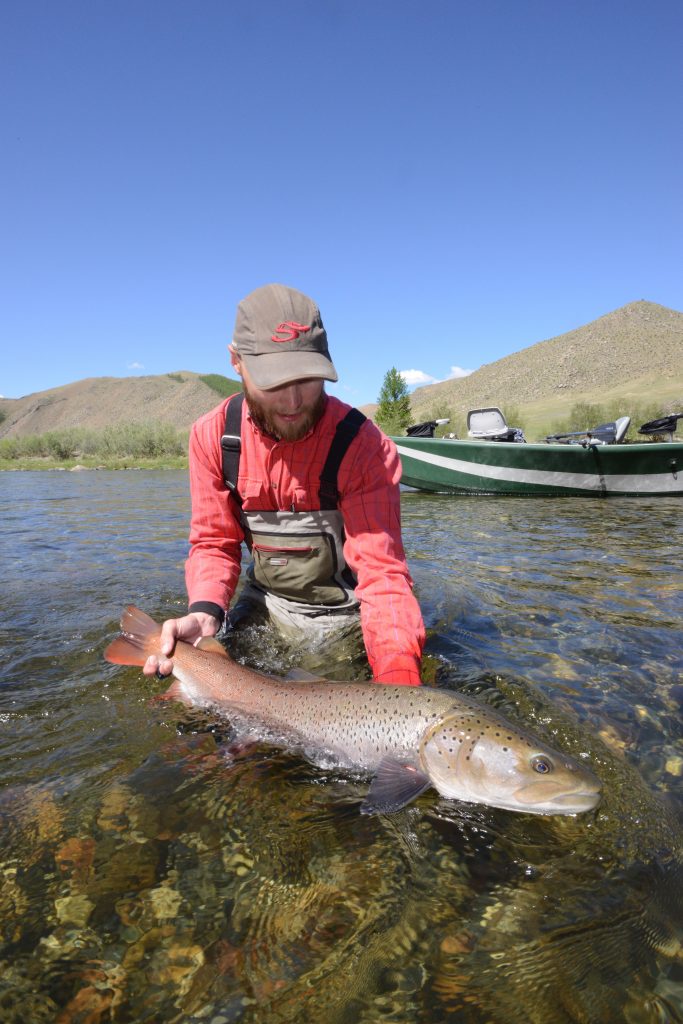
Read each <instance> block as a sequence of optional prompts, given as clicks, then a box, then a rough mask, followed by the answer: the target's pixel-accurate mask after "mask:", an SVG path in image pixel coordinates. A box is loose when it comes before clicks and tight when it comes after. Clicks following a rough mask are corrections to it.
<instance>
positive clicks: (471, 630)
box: [0, 471, 683, 1024]
mask: <svg viewBox="0 0 683 1024" xmlns="http://www.w3.org/2000/svg"><path fill="white" fill-rule="evenodd" d="M0 507H1V513H2V515H1V519H0V554H1V557H2V566H3V586H2V590H1V592H0V611H1V617H0V729H1V730H2V745H1V748H0V787H1V788H0V816H1V818H2V821H1V823H0V824H1V827H2V852H1V856H0V871H1V872H2V886H1V889H0V947H1V948H0V1021H2V1022H3V1024H5V1022H7V1024H19V1022H22V1024H23V1022H25V1021H27V1020H30V1021H31V1022H32V1024H35V1022H43V1021H45V1022H47V1021H56V1022H58V1024H67V1022H74V1024H75V1022H85V1021H87V1022H88V1024H105V1022H109V1021H112V1022H131V1024H132V1022H135V1024H143V1022H150V1024H152V1022H154V1024H159V1022H178V1024H181V1022H182V1024H194V1022H197V1024H199V1022H210V1024H227V1022H232V1021H240V1022H246V1024H301V1022H304V1021H306V1022H307V1021H311V1022H317V1021H322V1020H324V1021H325V1022H326V1024H347V1022H348V1024H356V1022H367V1024H371V1022H379V1021H392V1022H397V1024H398V1022H400V1024H408V1022H411V1024H412V1022H417V1024H422V1022H424V1024H441V1022H449V1024H450V1022H463V1024H517V1022H520V1024H521V1022H524V1024H572V1022H577V1024H579V1022H585V1024H622V1022H627V1024H650V1022H652V1024H654V1022H669V1021H683V952H682V946H681V929H682V925H683V921H682V912H681V907H682V903H683V867H682V864H683V855H682V852H681V811H682V802H683V801H682V786H681V782H682V780H683V744H682V743H681V731H682V730H681V707H682V705H683V586H682V582H683V562H682V560H681V540H680V538H681V536H683V502H681V501H680V500H679V499H676V500H669V499H655V500H647V499H630V500H626V501H616V500H613V501H603V500H598V499H595V500H593V499H583V500H572V499H501V498H498V499H496V498H461V497H446V496H434V495H432V496H430V495H422V494H417V493H412V492H408V491H406V492H404V494H403V495H402V516H403V528H404V540H405V546H406V550H407V555H408V561H409V564H410V568H411V572H412V574H413V577H414V580H415V585H416V593H417V595H418V598H419V601H420V604H421V607H422V609H423V613H424V617H425V621H426V624H427V628H428V644H427V655H428V656H427V659H426V670H427V672H428V674H429V677H430V679H431V680H432V681H433V682H434V684H435V685H437V686H440V687H445V688H449V689H453V690H463V691H465V692H467V693H469V694H472V695H475V696H478V697H479V699H481V700H484V701H489V702H491V703H494V704H496V705H497V706H499V707H500V708H501V710H503V712H504V713H506V714H508V715H509V716H510V717H513V718H516V719H517V720H519V721H520V722H524V723H528V724H529V725H530V726H531V727H532V728H533V729H534V730H535V731H536V732H540V733H541V734H542V735H543V736H545V737H546V738H547V739H549V740H550V741H551V742H552V743H553V744H554V745H556V746H560V747H562V748H563V749H565V750H567V751H568V752H569V753H572V754H574V755H575V756H583V757H584V758H585V759H587V761H588V762H589V763H590V764H591V766H592V767H593V769H594V771H595V772H596V773H597V774H598V775H599V776H600V777H601V779H602V780H603V784H604V798H603V802H602V804H601V805H600V807H599V808H598V809H597V810H596V811H595V812H590V813H589V814H587V815H579V816H577V817H568V818H537V817H534V816H527V815H518V814H513V813H511V812H506V811H500V810H493V809H490V808H485V807H479V806H472V805H465V804H455V803H451V802H449V801H446V800H441V799H439V798H438V797H437V796H436V794H435V793H434V791H433V790H429V791H428V792H427V793H425V794H424V795H423V796H422V797H420V799H419V800H418V801H417V802H416V803H414V804H413V805H411V806H409V807H407V808H405V809H404V810H403V811H401V812H399V813H398V814H395V815H390V816H375V817H366V816H361V815H360V814H359V813H358V807H359V803H360V800H361V799H362V796H363V794H364V792H365V789H366V786H365V784H364V783H362V782H359V781H358V780H353V779H348V778H345V777H344V776H343V774H340V773H335V772H334V771H322V770H320V769H315V768H313V767H311V766H309V765H308V764H306V763H305V762H304V761H302V760H301V759H299V758H298V757H295V756H293V755H291V754H289V755H288V754H285V753H281V752H278V751H274V750H272V749H269V748H267V747H265V746H261V747H257V748H255V749H254V748H253V747H251V748H245V749H241V748H240V747H239V746H235V744H234V742H233V741H234V738H235V737H234V736H233V734H232V732H231V728H230V724H229V722H227V721H224V720H221V719H220V718H218V717H217V716H215V715H212V714H210V713H208V712H199V711H196V710H194V711H193V710H183V709H182V708H180V706H179V705H177V704H170V703H167V702H158V701H155V700H154V697H155V695H157V694H159V693H160V692H161V691H162V689H163V687H162V684H160V683H158V682H157V681H156V680H148V679H145V678H144V677H143V676H142V675H141V673H140V671H139V670H138V669H135V668H118V667H116V666H113V665H109V664H107V663H105V662H104V660H103V658H102V652H103V650H104V647H105V646H106V644H107V643H108V642H109V641H110V640H111V639H112V638H113V637H114V636H115V635H116V633H117V630H118V619H119V615H120V612H121V609H122V608H123V606H124V605H126V604H128V603H130V602H134V603H136V604H138V605H139V606H140V607H142V608H143V609H145V610H146V611H147V612H149V613H150V614H151V615H153V616H154V617H155V618H158V619H161V618H164V617H167V616H169V615H174V614H179V613H180V612H181V611H182V609H183V607H184V585H183V563H184V559H185V557H186V553H187V540H186V538H187V529H188V507H189V497H188V488H187V482H186V475H185V474H184V473H180V472H179V473H175V472H158V473H151V472H145V471H128V472H105V471H101V472H80V473H79V472H70V473H68V472H42V473H20V472H17V473H3V474H0ZM234 653H236V654H237V655H238V656H239V657H241V658H242V659H243V660H245V661H247V662H249V663H250V664H253V665H254V666H256V667H259V668H263V669H265V670H267V671H270V672H276V673H280V674H284V673H285V672H286V671H287V670H288V669H289V668H291V667H295V666H296V665H297V664H301V665H303V666H304V667H306V668H308V669H309V670H316V671H319V672H322V673H324V674H327V675H330V676H333V677H336V678H344V676H345V675H346V676H349V677H351V676H357V677H361V676H363V675H364V674H365V669H366V666H365V665H364V663H363V662H362V659H361V660H360V661H359V659H358V657H357V656H356V655H354V654H353V653H350V652H347V651H344V650H339V651H337V652H334V653H333V654H330V652H321V651H320V650H316V649H314V648H311V649H305V648H300V649H298V650H292V649H289V648H287V647H286V646H285V645H284V644H283V642H281V641H279V640H278V639H277V638H276V637H274V636H272V635H271V634H269V632H268V631H267V630H265V629H264V627H259V628H258V629H254V631H253V632H252V633H250V632H249V631H247V632H246V633H245V634H244V635H243V636H242V637H241V638H240V646H239V649H237V648H236V649H235V651H234Z"/></svg>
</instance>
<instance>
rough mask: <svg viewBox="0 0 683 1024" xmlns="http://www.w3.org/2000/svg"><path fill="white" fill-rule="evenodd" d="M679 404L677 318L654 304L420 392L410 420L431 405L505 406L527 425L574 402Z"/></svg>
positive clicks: (682, 383)
mask: <svg viewBox="0 0 683 1024" xmlns="http://www.w3.org/2000/svg"><path fill="white" fill-rule="evenodd" d="M648 398H649V399H651V400H658V399H661V401H662V403H664V404H666V403H667V402H668V401H674V402H676V401H679V402H680V401H681V400H683V313H679V312H677V311H676V310H673V309H667V308H666V307H665V306H659V305H657V304H656V303H653V302H645V301H640V302H632V303H629V304H628V305H627V306H622V307H621V308H620V309H617V310H614V312H612V313H607V314H606V315H605V316H602V317H600V318H599V319H598V320H594V321H593V322H592V323H589V324H586V325H585V326H584V327H579V328H577V329H576V330H573V331H569V332H568V333H566V334H561V335H558V337H556V338H551V339H549V340H547V341H540V342H537V343H536V344H535V345H531V346H529V347H528V348H525V349H522V350H521V351H520V352H515V353H514V354H513V355H510V356H505V358H503V359H498V360H497V361H496V362H494V363H489V364H487V365H485V366H482V367H481V368H480V369H479V370H476V371H475V372H474V373H472V374H471V375H470V376H469V377H464V378H459V379H457V380H447V381H441V382H440V383H438V384H430V385H428V386H426V387H423V388H418V389H417V390H416V391H414V392H413V394H412V396H411V405H412V409H413V414H414V419H415V421H416V422H417V421H419V420H422V419H427V418H429V417H430V415H431V414H432V411H433V410H434V409H435V408H436V407H437V405H441V406H443V405H444V404H445V405H447V406H449V407H450V408H451V409H452V410H453V412H454V413H460V414H464V413H466V412H467V410H469V409H476V408H481V407H485V406H490V405H497V406H500V407H501V408H502V409H503V411H505V406H506V404H507V405H508V406H511V405H512V404H514V406H515V407H516V408H517V409H523V410H524V414H525V421H526V422H527V424H530V425H533V424H534V423H535V422H536V421H539V420H541V419H543V418H545V419H548V418H552V417H553V416H555V418H557V417H558V416H563V415H566V414H567V413H568V412H569V410H570V408H571V406H572V405H574V404H575V403H577V402H579V401H585V402H591V403H595V404H598V403H602V404H605V403H607V402H609V401H611V400H613V399H616V400H621V401H623V403H624V409H623V412H624V414H625V415H628V414H629V410H628V403H629V400H631V401H633V400H634V399H637V400H638V401H642V400H643V399H648Z"/></svg>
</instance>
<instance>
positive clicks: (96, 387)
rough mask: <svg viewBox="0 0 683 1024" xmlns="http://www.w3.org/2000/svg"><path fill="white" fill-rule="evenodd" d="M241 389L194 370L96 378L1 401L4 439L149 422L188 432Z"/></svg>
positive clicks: (2, 434) (1, 432)
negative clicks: (226, 397) (230, 394)
mask: <svg viewBox="0 0 683 1024" xmlns="http://www.w3.org/2000/svg"><path fill="white" fill-rule="evenodd" d="M207 381H210V382H212V383H213V384H214V385H215V386H213V387H212V386H211V385H210V384H208V383H207ZM216 386H217V387H218V388H219V389H220V390H219V392H218V393H217V391H216V389H215V388H216ZM240 387H241V385H240V384H239V383H238V382H237V381H230V380H229V379H228V378H226V377H219V376H217V375H216V376H213V375H206V376H202V375H200V374H198V373H192V372H191V371H189V370H181V371H179V372H178V373H166V374H161V375H159V376H155V377H91V378H88V379H86V380H79V381H76V382H75V383H73V384H65V385H64V386H63V387H59V388H51V389H50V390H49V391H37V392H36V393H35V394H32V395H26V397H24V398H4V399H0V417H2V415H3V414H4V419H3V420H2V422H1V423H0V437H26V436H28V435H30V434H45V433H47V432H48V431H51V430H66V429H68V428H70V427H88V428H90V429H93V430H102V429H104V428H105V427H108V426H111V425H112V424H116V423H143V422H150V421H153V422H157V423H170V424H171V425H172V426H174V427H176V429H178V430H189V428H190V425H191V424H192V422H193V421H194V420H196V419H197V417H198V416H202V415H203V414H204V413H205V412H208V411H209V410H210V409H213V408H214V406H216V405H218V403H219V402H220V400H221V394H223V393H225V394H226V395H227V394H229V393H231V392H233V391H239V390H240Z"/></svg>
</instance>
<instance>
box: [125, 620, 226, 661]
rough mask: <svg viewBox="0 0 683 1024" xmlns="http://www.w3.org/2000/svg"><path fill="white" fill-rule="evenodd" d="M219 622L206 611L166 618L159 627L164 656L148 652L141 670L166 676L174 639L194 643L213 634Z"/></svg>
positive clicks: (173, 647)
mask: <svg viewBox="0 0 683 1024" xmlns="http://www.w3.org/2000/svg"><path fill="white" fill-rule="evenodd" d="M219 626H220V622H219V621H218V619H216V618H214V616H213V615H207V613H206V612H190V613H189V615H183V616H181V618H179V619H166V621H165V622H164V624H163V626H162V627H161V650H162V652H163V654H165V655H166V657H165V658H157V656H156V654H150V656H149V658H148V659H147V661H146V662H145V664H144V666H143V668H142V671H143V673H144V674H145V675H146V676H154V675H157V674H159V675H162V676H168V675H170V674H171V672H172V671H173V661H172V660H171V655H172V654H173V651H174V650H175V645H176V640H184V641H185V642H186V643H188V644H196V643H197V641H198V640H201V638H202V637H203V636H215V635H216V633H217V632H218V629H219Z"/></svg>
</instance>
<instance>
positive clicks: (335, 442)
mask: <svg viewBox="0 0 683 1024" xmlns="http://www.w3.org/2000/svg"><path fill="white" fill-rule="evenodd" d="M243 402H244V394H243V393H240V394H238V395H235V397H234V398H231V399H230V401H229V402H228V405H227V407H226V410H225V433H224V434H223V436H222V437H221V451H222V456H223V480H224V482H225V486H226V487H227V488H228V490H229V491H230V492H231V493H232V495H233V497H234V499H235V501H236V502H237V503H238V504H239V505H241V504H242V497H241V495H240V493H239V492H238V490H237V479H238V476H239V470H240V453H241V450H242V437H241V434H242V404H243ZM365 419H366V417H365V416H364V415H363V413H362V412H360V410H359V409H350V410H349V411H348V412H347V414H346V416H345V417H344V419H343V420H340V421H339V423H338V424H337V429H336V430H335V434H334V437H333V439H332V444H331V445H330V450H329V452H328V454H327V459H326V460H325V465H324V466H323V469H322V472H321V474H320V508H321V509H325V510H329V509H335V508H337V505H338V503H339V490H338V489H337V474H338V473H339V467H340V466H341V463H342V459H343V458H344V456H345V455H346V452H347V450H348V448H349V445H350V444H351V442H352V441H353V439H354V438H355V436H356V434H357V433H358V431H359V430H360V428H361V427H362V426H363V424H364V423H365Z"/></svg>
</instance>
